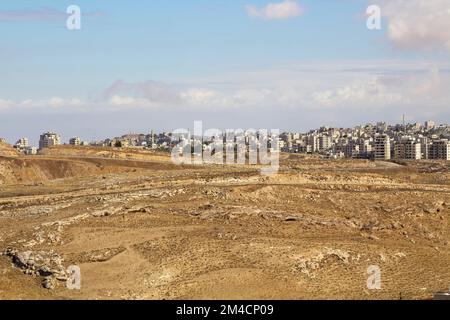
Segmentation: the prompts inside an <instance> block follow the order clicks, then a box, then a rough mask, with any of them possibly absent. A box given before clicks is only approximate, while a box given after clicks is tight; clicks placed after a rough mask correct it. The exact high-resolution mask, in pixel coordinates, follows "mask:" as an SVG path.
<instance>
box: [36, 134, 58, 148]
mask: <svg viewBox="0 0 450 320" xmlns="http://www.w3.org/2000/svg"><path fill="white" fill-rule="evenodd" d="M60 144H61V137H60V135H59V134H57V133H54V132H46V133H43V134H41V137H40V139H39V149H44V148H49V147H52V146H57V145H60Z"/></svg>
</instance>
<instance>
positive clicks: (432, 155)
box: [428, 139, 450, 160]
mask: <svg viewBox="0 0 450 320" xmlns="http://www.w3.org/2000/svg"><path fill="white" fill-rule="evenodd" d="M428 151H429V152H428V158H429V159H433V160H450V141H448V140H446V139H443V140H437V141H433V143H432V144H431V145H430V146H429V150H428Z"/></svg>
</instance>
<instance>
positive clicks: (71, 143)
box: [69, 137, 81, 146]
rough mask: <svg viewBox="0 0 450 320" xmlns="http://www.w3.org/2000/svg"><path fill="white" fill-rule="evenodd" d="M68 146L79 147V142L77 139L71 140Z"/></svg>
mask: <svg viewBox="0 0 450 320" xmlns="http://www.w3.org/2000/svg"><path fill="white" fill-rule="evenodd" d="M69 144H70V145H72V146H79V145H81V140H80V138H78V137H75V138H72V139H70V140H69Z"/></svg>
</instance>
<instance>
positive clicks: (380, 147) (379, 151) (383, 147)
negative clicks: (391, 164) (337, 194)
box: [374, 134, 391, 160]
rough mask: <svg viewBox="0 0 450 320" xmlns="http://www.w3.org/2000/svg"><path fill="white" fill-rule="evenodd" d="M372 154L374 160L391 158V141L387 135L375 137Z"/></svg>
mask: <svg viewBox="0 0 450 320" xmlns="http://www.w3.org/2000/svg"><path fill="white" fill-rule="evenodd" d="M374 156H375V160H391V141H390V138H389V136H388V135H385V134H381V135H377V136H376V137H375V143H374Z"/></svg>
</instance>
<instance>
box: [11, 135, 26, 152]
mask: <svg viewBox="0 0 450 320" xmlns="http://www.w3.org/2000/svg"><path fill="white" fill-rule="evenodd" d="M28 146H29V143H28V139H27V138H20V139H19V140H17V142H16V144H14V148H16V149H17V150H19V151H21V152H24V150H25V149H26V148H28Z"/></svg>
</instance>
